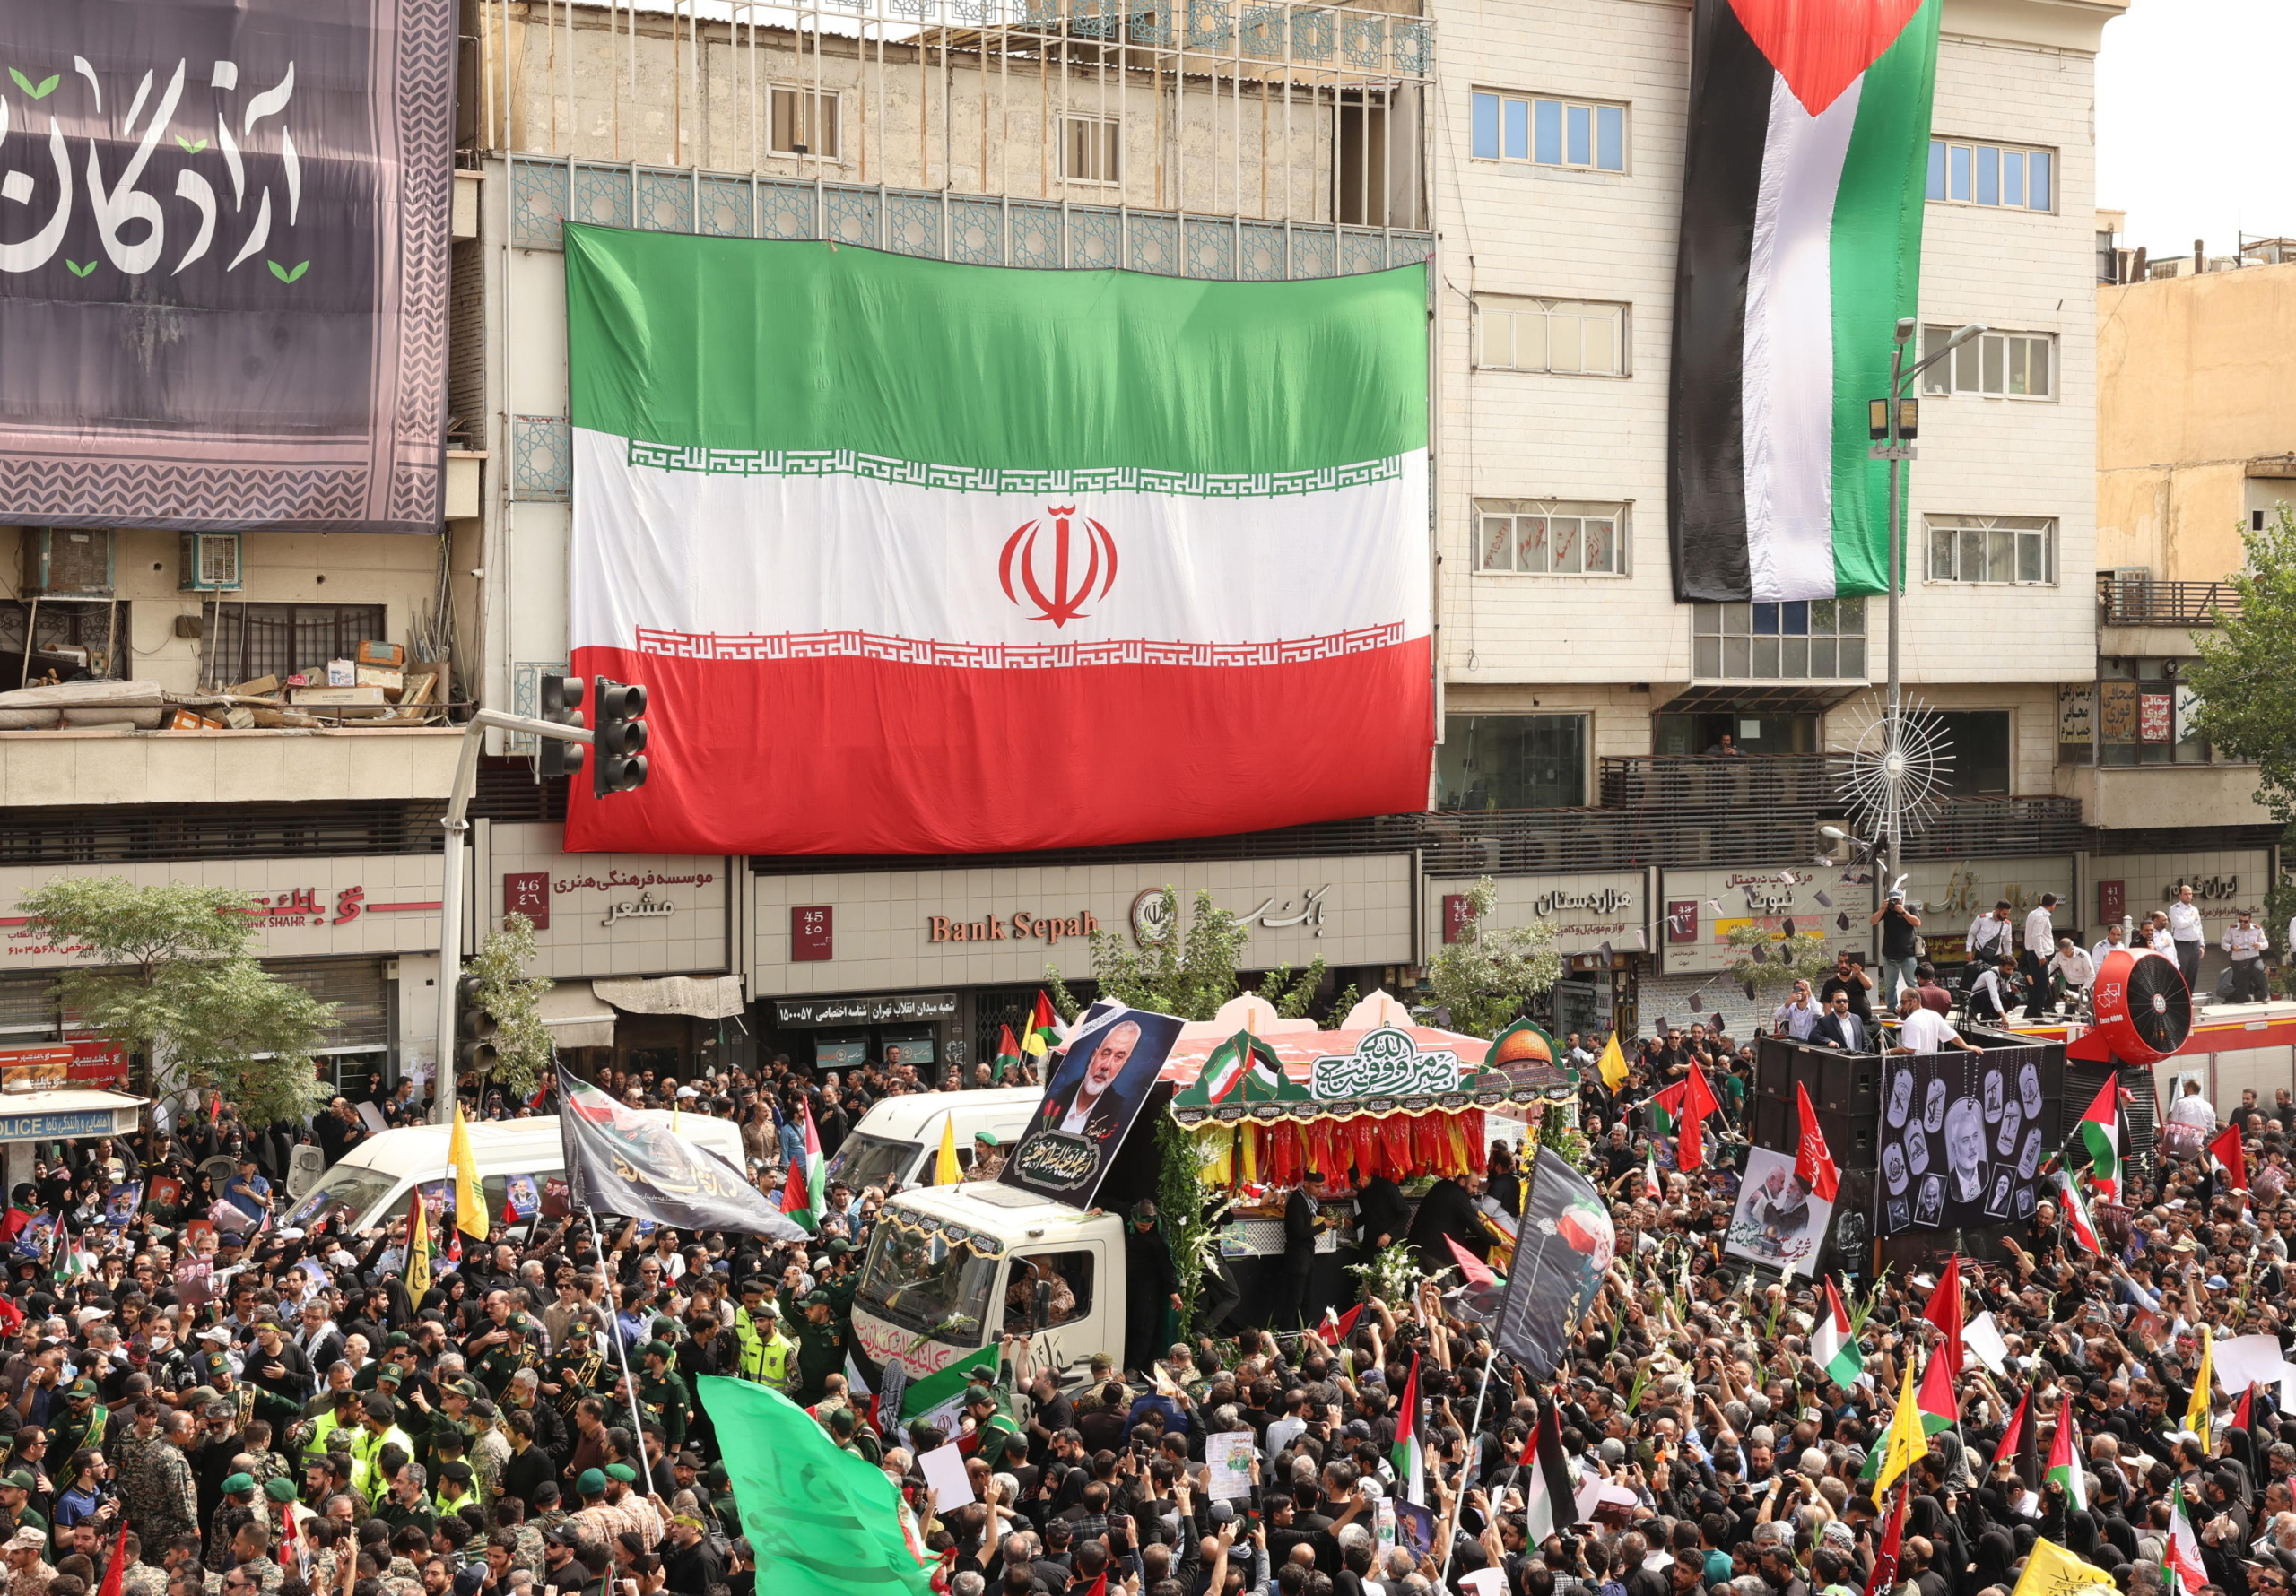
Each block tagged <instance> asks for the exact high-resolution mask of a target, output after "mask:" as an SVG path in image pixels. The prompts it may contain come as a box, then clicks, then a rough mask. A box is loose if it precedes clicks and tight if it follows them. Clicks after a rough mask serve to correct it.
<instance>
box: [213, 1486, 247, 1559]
mask: <svg viewBox="0 0 2296 1596" xmlns="http://www.w3.org/2000/svg"><path fill="white" fill-rule="evenodd" d="M254 1511H255V1480H254V1479H253V1478H252V1477H250V1476H248V1475H246V1474H233V1475H231V1476H230V1477H229V1478H228V1479H225V1480H224V1481H223V1494H222V1500H221V1501H219V1502H217V1503H216V1504H215V1511H214V1513H213V1514H211V1515H210V1516H209V1518H208V1521H207V1542H206V1545H207V1566H209V1567H210V1568H222V1567H224V1566H227V1564H226V1554H227V1552H228V1551H229V1549H230V1547H231V1544H232V1540H233V1532H234V1531H236V1530H237V1528H238V1521H239V1520H241V1519H243V1518H244V1517H246V1515H248V1514H250V1513H253V1512H254Z"/></svg>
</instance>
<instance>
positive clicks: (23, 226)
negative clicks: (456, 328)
mask: <svg viewBox="0 0 2296 1596" xmlns="http://www.w3.org/2000/svg"><path fill="white" fill-rule="evenodd" d="M454 17H455V13H454V6H453V4H452V0H78V3H77V4H70V5H59V4H50V3H48V0H0V66H4V67H5V68H6V71H5V75H4V77H0V350H5V351H6V359H5V360H4V361H0V504H4V505H5V507H6V510H7V515H8V518H9V519H10V520H11V521H13V522H18V523H22V524H26V525H56V526H106V527H126V526H158V527H170V528H188V529H193V530H217V531H230V530H239V529H257V528H265V529H275V530H283V531H323V532H361V531H365V532H434V531H436V530H437V527H438V524H439V508H440V503H441V499H440V494H441V488H442V473H443V464H444V463H443V460H442V457H441V446H442V435H443V429H444V421H445V414H444V412H445V403H446V379H447V299H448V235H449V230H450V212H451V204H452V196H453V185H454V171H453V159H454V149H453V131H454V95H455V85H454V44H455V27H454Z"/></svg>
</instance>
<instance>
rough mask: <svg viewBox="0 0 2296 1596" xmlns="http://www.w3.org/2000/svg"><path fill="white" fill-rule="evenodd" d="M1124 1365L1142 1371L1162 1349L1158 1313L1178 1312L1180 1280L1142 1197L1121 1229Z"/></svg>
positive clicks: (1161, 1323)
mask: <svg viewBox="0 0 2296 1596" xmlns="http://www.w3.org/2000/svg"><path fill="white" fill-rule="evenodd" d="M1124 1262H1125V1293H1126V1295H1125V1304H1124V1366H1125V1367H1126V1368H1127V1369H1131V1370H1135V1371H1139V1372H1145V1371H1147V1370H1148V1369H1149V1368H1150V1367H1151V1366H1153V1365H1154V1363H1155V1361H1156V1349H1157V1348H1158V1347H1160V1346H1161V1345H1162V1344H1163V1340H1164V1338H1163V1334H1162V1331H1163V1326H1164V1312H1165V1310H1166V1309H1167V1308H1170V1310H1171V1311H1172V1312H1173V1313H1175V1314H1177V1313H1178V1312H1179V1306H1180V1276H1179V1271H1178V1269H1176V1268H1175V1267H1173V1264H1172V1249H1171V1248H1170V1246H1169V1245H1166V1244H1165V1241H1164V1231H1163V1227H1161V1226H1160V1225H1158V1224H1157V1223H1156V1205H1155V1204H1154V1203H1153V1202H1151V1201H1149V1200H1148V1199H1147V1198H1145V1197H1144V1198H1142V1199H1141V1200H1140V1201H1137V1202H1135V1203H1134V1204H1133V1205H1132V1218H1131V1222H1130V1223H1128V1224H1127V1225H1126V1227H1125V1228H1124Z"/></svg>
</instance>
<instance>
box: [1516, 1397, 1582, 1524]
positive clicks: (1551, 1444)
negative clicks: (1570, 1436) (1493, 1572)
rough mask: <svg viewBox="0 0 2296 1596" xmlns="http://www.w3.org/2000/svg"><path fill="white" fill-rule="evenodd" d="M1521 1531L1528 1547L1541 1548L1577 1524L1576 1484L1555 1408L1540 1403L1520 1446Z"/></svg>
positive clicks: (1550, 1404)
mask: <svg viewBox="0 0 2296 1596" xmlns="http://www.w3.org/2000/svg"><path fill="white" fill-rule="evenodd" d="M1519 1465H1520V1467H1521V1469H1522V1470H1523V1528H1524V1531H1525V1534H1526V1539H1527V1540H1529V1542H1530V1544H1531V1545H1533V1546H1535V1547H1536V1546H1544V1545H1545V1544H1546V1539H1547V1537H1548V1536H1550V1535H1554V1534H1559V1533H1561V1531H1564V1530H1568V1529H1569V1528H1570V1526H1571V1525H1573V1524H1575V1523H1577V1522H1578V1481H1577V1479H1574V1478H1573V1477H1572V1475H1571V1472H1570V1459H1569V1458H1568V1457H1567V1456H1566V1455H1565V1454H1564V1453H1563V1450H1562V1420H1561V1416H1560V1415H1559V1414H1557V1413H1556V1411H1555V1408H1554V1404H1553V1403H1552V1402H1551V1401H1545V1400H1544V1399H1542V1400H1541V1401H1540V1402H1539V1422H1538V1427H1536V1428H1535V1429H1534V1430H1533V1431H1532V1432H1531V1434H1530V1436H1529V1438H1528V1439H1527V1440H1526V1441H1525V1442H1524V1443H1523V1455H1522V1457H1521V1459H1520V1460H1519Z"/></svg>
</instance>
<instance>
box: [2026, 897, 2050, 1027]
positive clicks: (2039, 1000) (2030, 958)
mask: <svg viewBox="0 0 2296 1596" xmlns="http://www.w3.org/2000/svg"><path fill="white" fill-rule="evenodd" d="M2055 907H2057V894H2056V893H2054V892H2044V893H2042V894H2041V900H2040V902H2039V904H2037V905H2035V906H2034V907H2033V909H2032V912H2031V913H2030V914H2028V915H2026V916H2025V951H2024V955H2023V957H2022V959H2021V960H2020V961H2019V963H2018V966H2017V967H2018V969H2019V970H2021V971H2022V972H2023V974H2024V976H2025V980H2026V982H2027V983H2028V987H2027V990H2026V993H2025V1018H2026V1019H2039V1018H2040V1017H2041V1007H2042V1005H2043V1004H2045V1003H2046V1002H2048V961H2049V959H2050V958H2052V957H2053V956H2054V955H2055V954H2056V952H2057V928H2056V926H2055V925H2053V924H2051V923H2050V919H2049V911H2050V910H2051V909H2054V908H2055Z"/></svg>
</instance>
